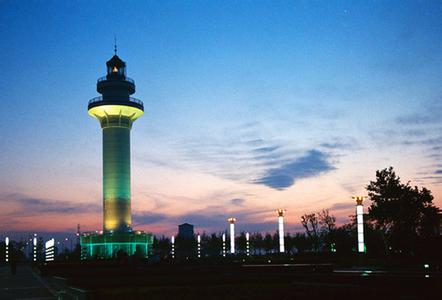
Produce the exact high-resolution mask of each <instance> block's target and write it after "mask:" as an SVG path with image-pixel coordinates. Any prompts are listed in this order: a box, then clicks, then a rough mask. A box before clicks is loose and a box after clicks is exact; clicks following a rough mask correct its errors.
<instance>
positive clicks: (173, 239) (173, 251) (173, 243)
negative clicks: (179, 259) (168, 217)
mask: <svg viewBox="0 0 442 300" xmlns="http://www.w3.org/2000/svg"><path fill="white" fill-rule="evenodd" d="M171 242H172V258H175V236H173V235H172V238H171Z"/></svg>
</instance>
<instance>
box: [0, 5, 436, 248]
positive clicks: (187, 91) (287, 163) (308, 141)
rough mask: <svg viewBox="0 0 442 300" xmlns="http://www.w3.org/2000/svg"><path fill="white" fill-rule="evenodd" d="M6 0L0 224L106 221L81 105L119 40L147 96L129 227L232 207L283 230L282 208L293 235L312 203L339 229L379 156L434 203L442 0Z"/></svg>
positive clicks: (47, 228)
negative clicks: (279, 222)
mask: <svg viewBox="0 0 442 300" xmlns="http://www.w3.org/2000/svg"><path fill="white" fill-rule="evenodd" d="M0 9H1V11H2V13H3V14H2V18H1V19H2V20H1V23H2V24H3V25H4V26H0V37H1V38H2V41H5V43H4V49H3V51H2V56H1V57H0V64H1V65H2V69H3V70H5V72H4V76H1V77H0V87H1V88H2V96H1V97H2V101H1V103H2V109H1V110H0V135H1V137H2V143H1V144H0V151H1V153H2V155H1V156H0V208H1V209H0V211H1V212H0V218H1V219H2V222H1V224H0V236H3V237H4V236H9V237H10V238H11V239H15V238H16V237H20V236H26V235H27V233H33V232H38V234H39V236H46V235H45V234H46V233H47V235H48V236H51V237H52V236H56V234H57V233H58V234H59V235H60V236H61V235H65V234H66V232H72V233H75V232H76V226H77V224H81V228H82V230H84V231H93V230H100V229H102V228H103V224H102V222H103V219H102V211H103V208H102V197H103V196H102V184H101V183H102V153H101V150H102V149H101V147H100V145H101V143H102V137H101V135H100V134H99V132H98V131H97V127H96V125H97V124H96V122H94V120H91V118H90V117H89V116H88V115H87V109H86V106H87V103H88V100H89V99H92V98H94V97H96V96H98V95H99V94H98V93H97V92H96V80H97V79H98V78H99V77H101V76H103V75H105V73H106V65H105V62H106V61H107V60H108V59H109V58H110V57H111V56H112V55H113V40H114V35H116V36H117V39H118V55H119V56H120V57H121V58H122V59H123V60H124V61H125V62H126V63H127V75H128V76H129V77H131V78H133V79H134V80H135V84H136V93H135V94H134V95H133V96H135V97H136V98H139V99H141V100H142V101H143V102H144V108H145V113H144V117H143V118H141V119H140V120H139V121H137V122H136V124H134V125H133V126H134V129H135V130H133V131H132V136H131V149H130V151H131V172H132V173H131V180H132V183H131V198H132V226H133V228H134V229H136V230H144V231H147V232H152V233H154V234H157V235H167V236H171V235H173V234H176V232H177V225H178V224H182V223H185V222H188V223H191V224H194V225H195V228H196V229H197V230H198V232H202V231H206V232H227V230H228V228H227V227H228V225H227V224H226V222H225V220H226V218H227V217H228V216H231V215H234V216H236V217H238V218H239V219H240V220H241V222H240V223H239V224H237V228H236V230H238V231H239V232H241V231H247V232H258V231H259V232H276V231H277V230H278V225H277V224H276V222H275V216H274V211H275V209H277V208H278V207H284V208H286V209H287V210H288V212H289V213H287V214H286V215H285V218H284V222H285V224H284V225H285V231H286V232H288V233H291V232H297V231H301V230H302V226H301V225H300V216H301V215H303V214H305V213H311V212H317V211H321V210H322V209H329V210H330V213H331V214H332V215H334V216H336V217H337V223H338V225H339V224H345V223H348V222H350V217H349V216H350V215H354V213H355V211H354V210H355V209H354V203H353V201H352V200H350V198H351V195H355V194H358V195H361V194H362V195H363V194H366V191H365V186H366V185H367V184H368V183H369V182H370V180H374V179H375V172H376V170H379V169H384V168H387V167H389V166H393V167H394V168H395V171H396V174H397V175H398V176H400V177H401V181H402V182H407V181H410V182H411V184H412V185H417V186H419V187H422V186H424V187H427V188H428V189H430V190H431V191H432V194H433V195H434V203H435V205H436V206H439V207H441V206H442V154H441V151H440V150H441V149H442V135H441V132H442V131H441V129H442V118H441V117H440V116H441V115H442V104H441V103H442V102H441V99H442V88H441V85H440V79H441V78H442V40H441V39H440V36H442V3H437V2H431V3H430V2H425V3H415V2H412V1H391V2H388V3H362V2H361V3H359V2H355V3H346V2H336V3H334V2H327V3H324V2H295V3H293V2H292V1H277V2H275V1H258V2H254V1H253V2H251V1H241V2H236V1H223V2H216V1H214V2H208V3H206V2H200V1H186V2H183V3H181V2H175V1H162V2H158V3H151V2H142V1H139V2H134V3H131V5H130V6H127V5H125V3H121V2H118V1H106V2H104V1H94V2H93V3H87V4H86V3H80V4H75V5H74V4H73V3H65V2H51V3H50V4H49V3H46V2H32V3H28V4H27V5H23V4H22V3H19V2H14V1H2V2H1V3H0ZM115 11H118V12H121V15H119V17H118V18H109V16H111V15H113V13H114V12H115ZM86 20H87V21H86ZM366 205H368V206H369V205H370V203H369V202H367V204H366Z"/></svg>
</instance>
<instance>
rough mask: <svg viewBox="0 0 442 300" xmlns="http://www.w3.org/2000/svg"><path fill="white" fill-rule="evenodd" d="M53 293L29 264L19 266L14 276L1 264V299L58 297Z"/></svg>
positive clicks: (7, 267)
mask: <svg viewBox="0 0 442 300" xmlns="http://www.w3.org/2000/svg"><path fill="white" fill-rule="evenodd" d="M53 293H54V292H53V291H52V290H50V288H49V287H48V286H47V285H46V283H45V282H44V281H43V280H42V279H41V278H40V277H39V276H38V275H37V274H35V273H34V272H33V271H32V269H31V268H30V267H29V266H18V267H17V273H16V274H15V275H14V276H13V275H11V271H10V268H9V266H0V299H2V300H6V299H56V297H55V296H54V294H53Z"/></svg>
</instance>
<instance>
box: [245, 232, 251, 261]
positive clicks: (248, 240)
mask: <svg viewBox="0 0 442 300" xmlns="http://www.w3.org/2000/svg"><path fill="white" fill-rule="evenodd" d="M246 253H247V256H250V234H249V233H248V232H246Z"/></svg>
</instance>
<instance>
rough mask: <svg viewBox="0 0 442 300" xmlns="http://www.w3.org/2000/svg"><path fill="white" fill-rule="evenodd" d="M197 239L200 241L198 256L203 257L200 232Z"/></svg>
mask: <svg viewBox="0 0 442 300" xmlns="http://www.w3.org/2000/svg"><path fill="white" fill-rule="evenodd" d="M197 241H198V258H200V257H201V236H200V235H199V234H198V236H197Z"/></svg>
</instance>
